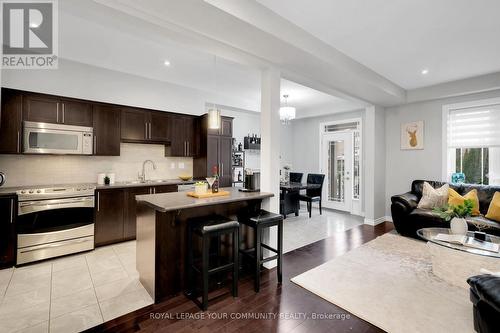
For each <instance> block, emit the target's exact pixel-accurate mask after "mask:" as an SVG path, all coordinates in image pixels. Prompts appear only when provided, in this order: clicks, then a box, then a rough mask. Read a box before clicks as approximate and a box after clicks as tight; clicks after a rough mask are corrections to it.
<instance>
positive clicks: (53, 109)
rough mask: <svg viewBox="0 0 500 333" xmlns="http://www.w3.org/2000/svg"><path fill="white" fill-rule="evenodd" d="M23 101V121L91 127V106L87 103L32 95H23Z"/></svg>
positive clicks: (43, 95)
mask: <svg viewBox="0 0 500 333" xmlns="http://www.w3.org/2000/svg"><path fill="white" fill-rule="evenodd" d="M23 99H24V103H23V120H26V121H36V122H42V123H55V124H64V125H75V126H87V127H90V126H92V105H91V104H90V103H88V102H84V101H80V100H75V99H69V98H59V97H57V96H51V95H45V94H33V93H27V94H24V96H23Z"/></svg>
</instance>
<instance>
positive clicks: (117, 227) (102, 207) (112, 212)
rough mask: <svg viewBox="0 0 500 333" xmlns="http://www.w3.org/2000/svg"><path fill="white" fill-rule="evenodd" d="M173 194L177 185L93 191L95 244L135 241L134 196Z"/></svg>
mask: <svg viewBox="0 0 500 333" xmlns="http://www.w3.org/2000/svg"><path fill="white" fill-rule="evenodd" d="M176 191H177V185H157V186H151V185H149V186H137V187H135V186H134V187H127V188H109V189H99V190H96V196H95V198H96V204H95V235H94V237H95V245H96V246H101V245H107V244H112V243H118V242H123V241H127V240H132V239H135V236H136V216H137V214H136V206H137V205H136V201H135V196H136V195H141V194H153V193H168V192H176Z"/></svg>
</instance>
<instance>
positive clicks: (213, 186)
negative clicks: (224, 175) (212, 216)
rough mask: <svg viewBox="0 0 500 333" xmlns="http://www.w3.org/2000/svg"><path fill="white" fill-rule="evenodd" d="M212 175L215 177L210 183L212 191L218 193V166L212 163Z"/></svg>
mask: <svg viewBox="0 0 500 333" xmlns="http://www.w3.org/2000/svg"><path fill="white" fill-rule="evenodd" d="M212 171H213V177H214V178H215V180H214V182H213V184H212V193H218V192H219V168H218V167H217V165H214V167H213V169H212Z"/></svg>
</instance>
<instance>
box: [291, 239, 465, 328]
mask: <svg viewBox="0 0 500 333" xmlns="http://www.w3.org/2000/svg"><path fill="white" fill-rule="evenodd" d="M292 281H293V282H294V283H296V284H298V285H299V286H301V287H303V288H305V289H307V290H309V291H311V292H312V293H314V294H316V295H318V296H319V297H321V298H323V299H325V300H327V301H329V302H331V303H333V304H335V305H337V306H339V307H341V308H343V309H345V310H347V311H349V312H350V313H352V314H354V315H356V316H357V317H359V318H361V319H363V320H365V321H367V322H369V323H371V324H373V325H375V326H377V327H379V328H381V329H383V330H385V331H387V332H440V333H441V332H453V333H461V332H473V331H474V329H473V321H472V303H471V302H470V300H469V293H468V290H467V289H465V288H460V287H456V286H452V285H450V284H448V283H447V282H445V281H443V280H441V279H439V278H438V277H436V276H434V275H433V274H432V266H431V258H430V254H429V252H428V248H427V246H426V244H425V243H424V242H421V241H417V240H413V239H409V238H406V237H402V236H398V235H393V234H385V235H383V236H380V237H378V238H376V239H375V240H373V241H371V242H368V243H366V244H364V245H363V246H361V247H359V248H356V249H354V250H352V251H350V252H348V253H346V254H345V255H343V256H340V257H338V258H335V259H333V260H331V261H329V262H327V263H325V264H323V265H321V266H318V267H316V268H314V269H311V270H310V271H307V272H305V273H303V274H301V275H298V276H296V277H294V278H292Z"/></svg>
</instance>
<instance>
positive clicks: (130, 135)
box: [121, 108, 149, 142]
mask: <svg viewBox="0 0 500 333" xmlns="http://www.w3.org/2000/svg"><path fill="white" fill-rule="evenodd" d="M121 122H122V127H121V138H122V141H125V142H142V141H145V140H147V139H148V138H149V112H147V111H145V110H140V109H132V108H124V109H123V110H122V120H121Z"/></svg>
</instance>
